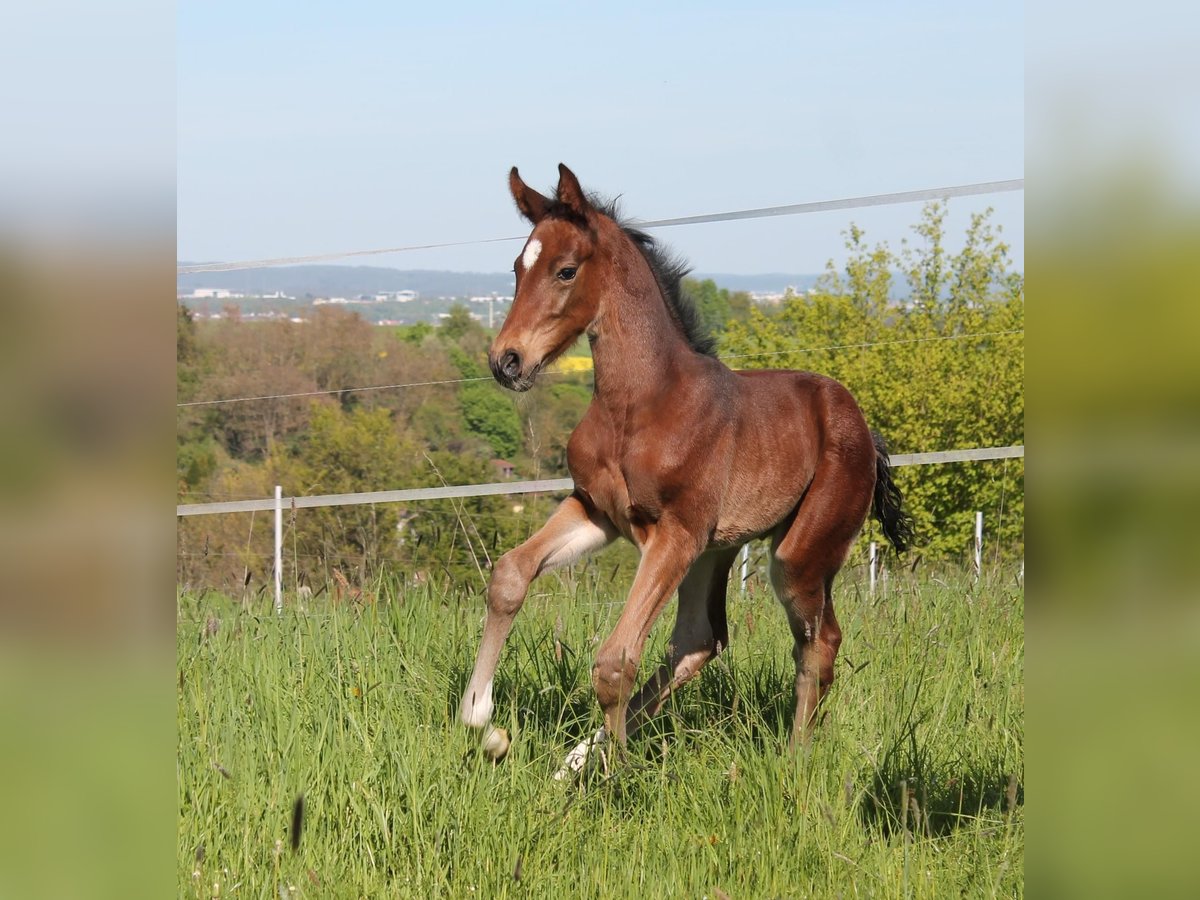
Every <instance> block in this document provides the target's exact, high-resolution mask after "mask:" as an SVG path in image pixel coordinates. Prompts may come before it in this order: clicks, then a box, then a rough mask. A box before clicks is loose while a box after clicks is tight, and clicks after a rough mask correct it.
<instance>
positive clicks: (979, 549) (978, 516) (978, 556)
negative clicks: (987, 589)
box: [975, 512, 983, 581]
mask: <svg viewBox="0 0 1200 900" xmlns="http://www.w3.org/2000/svg"><path fill="white" fill-rule="evenodd" d="M982 574H983V513H982V512H976V513H975V580H976V581H978V580H979V577H980V576H981V575H982Z"/></svg>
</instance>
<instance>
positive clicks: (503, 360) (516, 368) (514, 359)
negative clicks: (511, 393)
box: [500, 350, 521, 378]
mask: <svg viewBox="0 0 1200 900" xmlns="http://www.w3.org/2000/svg"><path fill="white" fill-rule="evenodd" d="M500 371H501V372H502V373H503V374H504V376H505V377H506V378H516V377H517V376H518V375H520V374H521V354H519V353H517V351H516V350H506V351H505V353H504V355H503V356H501V357H500Z"/></svg>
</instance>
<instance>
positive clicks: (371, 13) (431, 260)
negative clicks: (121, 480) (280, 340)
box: [177, 0, 1024, 273]
mask: <svg viewBox="0 0 1200 900" xmlns="http://www.w3.org/2000/svg"><path fill="white" fill-rule="evenodd" d="M1023 39H1024V38H1023V11H1022V7H1021V5H1020V4H1012V3H1008V4H991V3H974V4H962V3H937V4H921V3H916V4H907V3H906V4H898V3H857V4H833V3H799V2H791V3H748V4H739V5H737V8H735V5H734V4H732V3H729V2H725V3H719V4H716V3H682V2H660V3H655V4H644V5H643V4H622V3H606V4H603V5H601V4H591V5H587V6H582V7H580V8H579V9H578V10H576V9H572V8H570V7H567V6H566V5H563V4H535V3H520V2H509V3H505V4H492V3H488V4H483V3H479V4H476V3H441V4H406V3H405V4H395V3H386V4H384V3H356V4H344V3H343V4H336V5H335V4H320V3H308V4H282V3H255V4H246V3H230V2H224V0H221V2H212V0H205V2H198V0H183V2H181V3H180V5H179V7H178V46H177V66H178V107H177V109H178V112H177V115H178V123H177V124H178V130H177V152H178V168H177V178H178V181H177V184H178V195H177V196H178V207H177V211H178V253H179V257H180V258H181V259H189V260H215V259H222V260H230V259H247V258H259V257H271V256H294V255H304V254H310V253H322V252H334V251H340V250H351V249H359V248H371V247H386V246H402V245H407V244H419V243H431V242H441V241H457V240H471V239H475V238H493V237H501V236H505V235H511V234H519V233H521V232H522V231H523V230H524V226H523V224H522V223H521V222H520V220H519V219H518V217H517V215H516V213H515V211H514V208H513V206H512V202H511V199H510V197H509V195H508V191H507V186H506V177H507V172H508V169H509V168H510V167H511V166H512V165H517V166H519V167H520V169H521V172H522V175H523V176H524V177H525V178H526V180H527V181H528V182H529V183H530V184H533V185H535V186H538V187H541V188H548V187H550V186H551V185H552V184H553V181H554V179H555V177H556V169H555V166H556V164H557V163H558V162H559V161H563V162H565V163H567V165H569V166H571V168H572V169H573V170H574V171H575V172H576V174H577V175H579V177H580V179H581V180H582V181H583V183H584V184H585V186H587V187H589V188H592V189H595V190H598V191H600V192H601V193H604V194H607V195H615V194H620V195H622V207H623V209H624V211H625V212H626V213H627V214H629V215H631V216H634V217H638V218H643V219H656V218H667V217H673V216H681V215H693V214H700V213H709V212H718V211H723V210H730V209H744V208H750V207H759V206H774V205H781V204H788V203H799V202H803V201H808V200H822V199H832V198H838V197H846V196H857V195H862V194H872V193H882V192H889V191H902V190H914V189H918V188H926V187H936V186H939V185H953V184H961V183H966V182H974V181H990V180H997V179H1007V178H1018V177H1022V176H1023V175H1024V158H1023V157H1024V149H1023V142H1024V128H1023V104H1024V97H1023V92H1024V76H1023V52H1022V46H1023ZM989 205H990V206H993V207H994V208H995V210H996V214H995V221H997V222H998V223H999V224H1001V225H1002V226H1003V229H1004V236H1005V238H1006V239H1007V240H1008V241H1009V242H1010V243H1011V244H1012V246H1013V255H1014V258H1015V260H1016V261H1017V263H1018V265H1023V260H1024V240H1023V239H1024V228H1023V209H1024V195H1023V194H1022V193H1016V194H1004V195H996V196H992V197H982V198H963V199H958V200H955V201H953V202H952V204H951V210H952V218H951V225H952V227H954V228H957V229H959V230H961V227H962V224H963V223H964V222H965V220H966V216H967V215H968V213H969V212H970V211H972V210H977V209H982V208H984V207H986V206H989ZM917 214H918V207H917V206H915V205H905V206H898V207H892V208H885V209H873V210H856V211H854V212H853V213H847V212H833V213H820V214H815V215H805V216H794V217H786V218H775V219H766V220H756V221H749V222H734V223H723V224H709V225H693V226H686V227H679V228H670V229H663V230H661V231H659V232H658V235H659V236H660V237H661V238H662V239H663V240H665V241H666V242H667V243H669V244H670V245H671V246H672V247H674V248H675V249H676V250H678V251H680V252H681V253H682V254H683V255H684V256H685V257H686V258H688V259H689V261H690V262H691V264H692V265H693V267H694V268H695V269H696V270H698V271H703V272H737V273H754V272H769V271H786V272H813V271H819V270H820V269H821V268H822V267H823V266H824V263H825V260H827V259H829V258H830V257H834V258H835V259H836V258H840V256H841V255H842V249H841V248H842V237H841V232H842V230H843V229H844V228H845V227H846V225H847V224H848V223H849V222H850V221H851V219H853V220H854V221H856V222H857V223H858V224H860V225H861V226H863V227H864V228H866V230H867V234H868V238H869V239H873V240H887V241H888V242H889V243H891V244H892V245H893V246H898V245H899V241H900V239H901V238H902V237H904V236H905V235H906V234H907V233H908V226H909V225H911V224H912V223H913V222H914V221H915V220H916V217H917ZM518 249H519V247H518V246H517V245H515V244H514V245H505V244H499V245H497V244H492V245H484V246H481V247H461V248H452V249H443V250H434V251H420V252H414V253H407V254H394V255H389V256H381V257H374V258H371V259H367V260H360V262H364V263H371V264H379V265H391V266H397V267H400V268H437V269H457V270H476V271H503V270H506V269H508V268H509V266H510V265H511V263H512V258H513V257H514V256H515V255H516V251H517V250H518Z"/></svg>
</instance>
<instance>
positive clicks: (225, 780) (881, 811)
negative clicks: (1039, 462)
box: [177, 566, 1025, 900]
mask: <svg viewBox="0 0 1200 900" xmlns="http://www.w3.org/2000/svg"><path fill="white" fill-rule="evenodd" d="M334 599H335V598H334V597H332V596H331V595H329V594H322V595H319V596H317V597H315V598H310V599H307V600H306V601H305V602H304V603H303V604H301V603H300V602H298V601H297V600H296V598H288V600H287V604H286V606H285V609H284V612H283V614H282V615H279V616H277V615H276V614H275V613H274V611H273V610H272V609H271V608H270V606H269V604H267V601H265V600H261V599H260V600H255V601H253V604H252V605H251V606H250V607H249V608H246V607H244V606H243V605H242V604H241V602H239V601H234V600H231V599H229V598H226V597H223V596H221V595H218V594H213V593H204V594H200V595H194V594H182V595H180V596H179V598H178V610H179V617H178V652H177V658H178V684H177V691H178V741H179V743H178V753H177V767H178V778H177V784H178V802H179V818H178V851H177V852H178V861H177V865H178V884H179V894H180V896H184V897H205V898H208V897H256V898H257V897H261V898H271V897H283V898H288V897H487V898H491V897H526V896H528V897H626V896H629V897H696V898H699V897H708V898H725V897H727V898H735V900H736V898H745V897H813V896H817V897H897V898H907V897H947V896H955V897H958V896H972V897H974V896H984V897H987V896H1020V895H1021V894H1023V878H1024V871H1023V866H1024V843H1025V837H1024V790H1023V781H1024V749H1023V744H1024V677H1023V661H1024V627H1023V603H1024V592H1023V587H1022V585H1021V584H1020V583H1019V582H1018V580H1017V578H1016V571H1015V568H1014V567H1012V566H1007V567H1005V569H1004V571H1003V572H999V571H997V572H994V573H991V574H990V575H988V574H986V573H985V577H984V578H983V580H982V581H980V582H976V581H975V580H974V578H973V577H970V576H964V575H961V574H948V575H947V574H944V575H942V576H935V575H931V574H918V575H911V574H893V576H892V577H891V578H890V579H889V580H888V581H887V582H885V583H883V584H882V585H881V586H880V589H879V591H878V592H877V593H876V595H875V596H870V595H869V594H868V592H867V590H866V587H865V584H863V583H862V582H860V581H856V580H855V579H854V578H853V577H846V578H843V579H839V582H838V584H837V586H836V587H835V605H836V608H837V612H838V617H839V621H840V622H841V625H842V629H843V632H844V642H843V645H842V652H841V655H840V656H839V660H838V668H837V676H838V677H837V681H836V683H835V685H834V687H833V689H832V690H831V692H830V694H829V696H828V698H827V701H826V703H825V705H824V706H823V707H822V713H821V723H820V726H819V730H818V733H817V736H816V738H815V739H814V741H813V743H812V746H811V747H810V748H809V749H808V750H806V751H801V752H795V753H794V752H791V751H789V749H788V742H787V738H788V734H789V731H790V728H791V720H792V713H793V693H792V689H793V687H792V685H793V667H792V658H791V636H790V633H789V632H788V629H787V626H786V623H785V621H784V616H783V612H782V610H781V609H780V608H779V606H778V605H777V603H776V601H775V600H774V598H773V597H772V596H771V595H770V594H769V593H758V592H756V591H751V592H750V594H749V595H748V596H740V595H736V594H735V595H733V596H732V597H731V601H730V612H729V616H730V623H731V640H730V644H731V646H730V647H729V648H728V649H727V650H726V652H725V653H724V654H723V655H722V656H721V657H720V658H719V659H718V660H716V661H714V662H713V663H711V664H710V665H709V666H708V667H707V668H706V669H705V671H704V672H703V673H702V675H701V677H699V678H698V679H696V680H695V681H694V682H692V683H691V684H689V685H687V686H686V687H684V688H683V689H682V690H681V691H680V692H679V693H678V694H677V695H676V696H675V697H674V698H672V700H671V701H670V702H669V703H668V705H667V707H666V708H665V710H664V712H663V713H662V714H661V715H660V716H659V717H658V718H657V719H655V720H654V721H653V722H652V723H651V724H650V725H649V726H647V727H646V728H644V729H643V730H642V731H641V732H639V733H638V734H637V735H635V736H634V737H633V738H631V740H630V742H629V745H628V748H627V750H626V751H625V752H624V753H623V754H619V755H613V753H612V752H610V753H609V754H608V755H607V757H606V758H604V759H596V757H597V754H593V763H594V765H592V766H591V767H590V769H589V770H588V771H587V772H586V773H585V775H584V776H583V777H582V778H580V779H579V780H577V781H575V782H574V783H561V782H556V781H554V780H553V778H552V775H553V773H554V771H555V770H556V769H557V768H558V766H559V765H560V764H561V762H562V758H563V756H564V755H565V754H566V753H567V751H568V750H570V748H571V747H573V746H574V745H575V744H576V743H577V742H578V741H579V740H581V739H582V738H583V737H584V736H586V735H589V734H591V733H593V732H594V731H595V729H596V728H597V727H599V725H600V713H599V710H598V708H597V707H596V705H595V703H594V701H593V698H592V691H591V685H590V669H591V663H592V655H593V653H594V650H595V648H596V646H597V645H598V642H599V641H600V640H601V639H602V638H603V636H604V635H606V634H607V633H608V631H609V630H610V629H611V627H612V626H613V625H614V624H615V622H616V618H617V616H618V615H619V613H620V601H621V600H623V587H622V586H620V585H608V586H602V585H598V584H597V583H596V582H595V581H594V580H592V581H588V580H586V579H579V580H576V579H574V578H572V577H570V576H564V577H562V578H557V579H556V578H554V577H549V578H547V579H544V580H542V581H539V582H537V583H535V584H534V587H533V590H532V591H531V595H530V599H529V601H528V602H527V604H526V606H525V609H524V610H523V611H522V613H521V615H520V616H519V617H518V621H517V626H516V628H515V629H514V631H513V634H512V637H511V638H510V641H509V644H508V648H507V650H506V652H505V655H504V656H503V657H502V659H501V664H500V670H499V672H498V674H497V679H496V716H495V721H496V723H497V724H498V725H501V726H504V727H506V728H508V729H509V731H510V733H511V734H512V736H513V746H512V750H511V752H510V754H509V756H508V758H507V759H506V760H505V761H504V762H502V763H501V764H499V765H493V764H491V763H490V762H488V761H487V760H486V759H485V758H484V757H483V756H482V755H481V754H479V753H478V752H477V751H476V749H475V744H474V742H473V739H472V738H471V736H470V735H469V734H468V733H467V731H466V730H465V729H463V728H462V727H461V726H459V725H458V724H457V721H456V713H457V708H458V702H459V698H460V694H461V691H462V688H463V686H464V684H465V683H466V680H467V676H468V674H469V671H470V668H471V665H472V663H473V660H474V652H475V649H476V645H477V643H478V640H479V635H480V632H481V627H482V620H483V609H484V607H483V600H482V597H481V595H480V594H479V593H478V592H475V593H468V592H464V591H452V590H442V589H437V588H433V587H430V586H427V585H424V586H418V587H401V586H400V585H398V584H395V583H392V582H388V581H386V580H383V581H380V582H377V583H376V584H374V585H372V586H371V588H370V590H368V591H364V592H363V593H362V595H361V596H358V597H355V596H354V595H353V592H352V593H351V594H350V595H343V596H341V597H340V598H337V599H339V601H340V602H336V603H335V602H334ZM673 616H674V611H673V607H668V610H667V612H666V613H665V614H664V616H663V620H662V621H661V622H660V623H659V624H658V626H657V627H656V628H655V631H654V634H653V635H652V637H651V641H650V644H649V645H648V650H647V655H646V658H645V660H644V661H643V664H642V671H643V675H644V674H647V673H648V672H649V671H650V670H651V664H652V663H653V664H655V665H656V664H657V662H658V660H659V659H661V655H662V646H663V643H664V641H665V639H666V636H667V634H668V633H669V630H670V624H671V620H672V619H673ZM300 797H303V827H302V829H301V831H300V833H299V834H298V835H293V834H292V824H291V823H292V819H293V814H294V809H295V806H296V803H297V799H298V798H300ZM293 837H298V839H299V840H298V847H297V848H296V849H294V850H293V848H292V839H293Z"/></svg>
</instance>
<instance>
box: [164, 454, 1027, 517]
mask: <svg viewBox="0 0 1200 900" xmlns="http://www.w3.org/2000/svg"><path fill="white" fill-rule="evenodd" d="M1024 456H1025V447H1024V445H1023V444H1017V445H1013V446H1010V447H975V448H971V449H968V450H935V451H932V452H928V453H896V454H893V455H892V457H891V460H892V465H893V466H927V465H939V464H945V463H957V462H982V461H986V460H996V459H1016V458H1022V457H1024ZM574 487H575V482H574V481H572V480H571V479H570V478H544V479H541V480H538V481H493V482H489V483H487V484H458V485H447V486H445V487H433V488H410V489H407V490H396V491H363V492H360V493H354V494H315V495H312V496H308V497H284V498H283V506H284V508H285V509H289V510H290V509H313V508H317V507H324V506H361V505H363V504H369V503H405V502H412V501H423V500H449V499H458V498H463V497H490V496H495V495H498V494H499V495H512V494H541V493H557V492H560V491H570V490H572V489H573V488H574ZM274 509H275V500H274V499H266V500H232V501H221V502H216V503H184V504H180V505H179V506H176V507H175V515H176V516H179V517H182V516H209V515H217V514H219V513H246V512H270V511H272V510H274Z"/></svg>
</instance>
